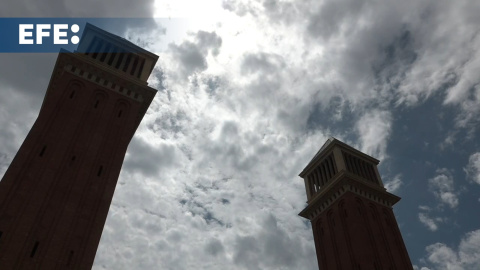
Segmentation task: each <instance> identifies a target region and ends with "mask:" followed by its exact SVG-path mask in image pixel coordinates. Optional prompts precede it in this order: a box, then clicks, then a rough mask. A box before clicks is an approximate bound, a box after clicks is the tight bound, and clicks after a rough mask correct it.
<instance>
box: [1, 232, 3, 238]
mask: <svg viewBox="0 0 480 270" xmlns="http://www.w3.org/2000/svg"><path fill="white" fill-rule="evenodd" d="M2 234H3V232H2V231H0V239H2Z"/></svg>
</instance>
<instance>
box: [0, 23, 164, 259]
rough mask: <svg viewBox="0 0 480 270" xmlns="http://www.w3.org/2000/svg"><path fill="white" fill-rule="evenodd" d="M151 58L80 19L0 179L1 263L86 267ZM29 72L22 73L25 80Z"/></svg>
mask: <svg viewBox="0 0 480 270" xmlns="http://www.w3.org/2000/svg"><path fill="white" fill-rule="evenodd" d="M157 60H158V56H157V55H155V54H152V53H150V52H148V51H146V50H144V49H142V48H140V47H138V46H136V45H134V44H132V43H131V42H129V41H127V40H125V39H123V38H121V37H118V36H115V35H112V34H111V33H108V32H106V31H104V30H102V29H100V28H97V27H95V26H93V25H90V24H87V25H86V26H85V28H84V32H83V35H82V38H81V40H80V43H79V46H78V49H77V50H76V51H75V52H74V53H72V52H69V51H66V50H61V51H60V53H59V55H58V58H57V61H56V63H55V67H54V69H53V72H52V75H51V78H50V82H49V85H48V88H47V92H46V95H45V98H44V100H43V103H42V107H41V109H40V113H39V115H38V117H37V119H36V121H35V123H34V125H33V127H32V129H31V130H30V132H29V133H28V135H27V137H26V139H25V141H24V142H23V144H22V146H21V147H20V149H19V151H18V152H17V154H16V155H15V157H14V159H13V161H12V163H11V164H10V166H9V168H8V169H7V171H6V172H5V175H4V177H3V179H2V181H0V268H1V269H90V268H91V267H92V265H93V261H94V258H95V254H96V251H97V248H98V244H99V241H100V237H101V234H102V231H103V227H104V224H105V220H106V218H107V214H108V210H109V207H110V203H111V201H112V197H113V193H114V191H115V187H116V183H117V180H118V176H119V174H120V170H121V167H122V163H123V160H124V157H125V153H126V150H127V147H128V144H129V142H130V140H131V138H132V137H133V135H134V133H135V131H136V129H137V127H138V125H139V123H140V121H141V120H142V118H143V116H144V114H145V112H146V111H147V109H148V107H149V105H150V103H151V102H152V100H153V98H154V96H155V94H156V92H157V91H156V90H155V89H153V88H151V87H149V86H148V84H147V79H148V77H149V76H150V74H151V72H152V70H153V67H154V66H155V63H156V61H157ZM26 79H28V78H26Z"/></svg>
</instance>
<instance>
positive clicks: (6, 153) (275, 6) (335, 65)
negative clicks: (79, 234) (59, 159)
mask: <svg viewBox="0 0 480 270" xmlns="http://www.w3.org/2000/svg"><path fill="white" fill-rule="evenodd" d="M7 2H9V3H8V5H2V9H0V17H143V18H152V20H151V23H149V24H145V25H142V26H138V25H137V26H132V25H128V24H125V25H121V24H120V25H115V28H114V29H112V30H111V31H112V32H114V33H115V34H117V35H120V36H123V37H125V38H127V39H130V40H131V41H133V42H134V43H136V44H138V45H140V46H142V47H144V48H145V49H147V50H150V51H152V52H154V53H156V54H157V55H159V60H158V62H157V65H156V67H155V69H154V71H153V74H152V76H151V77H150V79H149V84H150V86H152V87H154V88H156V89H158V93H157V95H156V97H155V99H154V100H153V102H152V104H151V106H150V108H149V110H148V111H147V113H146V115H145V117H144V118H143V121H142V123H141V124H140V126H139V128H138V130H137V132H136V135H135V136H134V138H133V139H132V141H131V143H130V145H129V148H128V152H127V155H126V157H125V162H124V165H123V168H122V172H121V175H120V178H119V181H118V184H117V188H116V190H115V195H114V198H113V202H112V205H111V207H110V211H109V214H108V218H107V222H106V225H105V228H104V231H103V234H102V239H101V242H100V246H99V248H98V251H97V256H96V259H95V263H94V267H93V269H95V270H103V269H152V270H153V269H176V270H177V269H234V270H236V269H252V270H255V269H305V270H310V269H312V270H313V269H318V266H317V261H316V253H315V247H314V242H313V235H312V229H311V225H310V224H309V222H308V221H307V220H305V219H303V218H301V217H299V216H298V213H299V212H300V211H301V210H302V209H303V208H304V207H305V205H306V194H305V187H304V182H303V179H301V178H300V177H298V174H299V173H300V171H301V170H302V169H303V168H304V166H306V165H307V163H308V162H309V161H310V159H311V158H312V157H313V156H314V155H315V153H316V152H317V151H318V149H319V148H320V147H321V146H322V145H323V143H324V142H325V140H326V139H328V138H329V137H330V136H334V137H336V138H338V139H340V140H342V141H344V142H345V143H347V144H349V145H351V146H353V147H355V148H357V149H359V150H361V151H363V152H365V153H367V154H369V155H371V156H373V157H375V158H377V159H379V160H380V165H379V170H380V174H381V177H382V180H383V182H384V183H385V186H386V188H387V189H388V190H389V191H390V192H392V193H393V194H396V195H398V196H400V197H401V198H402V200H401V201H400V202H399V203H397V204H396V205H395V206H394V207H393V208H394V213H395V216H396V218H397V221H398V225H399V227H400V230H401V232H402V235H403V239H404V241H405V244H406V247H407V250H408V252H409V255H410V258H411V260H412V263H413V264H414V268H415V269H417V270H433V269H440V270H442V269H455V270H460V269H480V215H479V211H478V209H479V207H480V143H479V140H478V137H479V132H480V127H479V119H480V118H479V117H478V116H477V115H478V114H479V113H480V36H479V35H480V16H478V14H479V13H480V2H479V1H474V0H471V1H466V0H457V1H447V0H422V1H412V0H405V1H388V0H387V1H370V0H335V1H333V0H324V1H309V0H305V1H273V0H264V1H237V0H223V1H222V0H218V1H193V0H192V1H187V0H183V1H160V0H157V1H152V0H140V1H128V0H121V1H113V0H104V1H93V0H85V1H74V0H54V1H49V3H50V4H49V5H46V4H44V3H41V2H40V1H33V0H16V1H12V0H7ZM154 18H163V19H168V20H159V19H154ZM177 19H178V20H177ZM56 57H57V55H56V54H54V53H50V54H39V53H30V54H0V93H1V97H2V98H0V127H1V128H0V145H1V146H2V147H1V148H0V176H2V175H3V174H4V172H5V170H6V168H7V167H8V165H9V164H10V162H11V160H12V159H13V157H14V155H15V153H16V152H17V150H18V149H19V147H20V145H21V143H22V142H23V140H24V139H25V137H26V135H27V133H28V131H29V130H30V128H31V127H32V125H33V123H34V121H35V119H36V117H37V115H38V112H39V109H40V106H41V103H42V100H43V97H44V95H45V91H46V88H47V85H48V81H49V79H50V74H51V72H52V69H53V65H54V63H55V60H56ZM26 77H27V78H28V79H25V78H26Z"/></svg>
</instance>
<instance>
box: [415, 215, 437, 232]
mask: <svg viewBox="0 0 480 270" xmlns="http://www.w3.org/2000/svg"><path fill="white" fill-rule="evenodd" d="M418 220H420V222H421V223H422V224H423V225H425V226H427V228H428V229H429V230H430V231H432V232H434V231H436V230H438V223H440V222H442V219H441V218H430V217H429V216H428V214H426V213H418Z"/></svg>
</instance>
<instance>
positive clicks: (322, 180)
mask: <svg viewBox="0 0 480 270" xmlns="http://www.w3.org/2000/svg"><path fill="white" fill-rule="evenodd" d="M378 163H379V161H378V160H376V159H374V158H372V157H370V156H368V155H366V154H364V153H362V152H360V151H358V150H356V149H354V148H352V147H350V146H348V145H346V144H344V143H342V142H341V141H339V140H337V139H335V138H330V139H328V140H327V142H326V143H325V144H324V145H323V146H322V148H320V150H319V151H318V153H317V154H316V155H315V156H314V157H313V159H312V160H311V161H310V163H309V164H308V165H307V167H305V169H304V170H303V171H302V172H301V173H300V177H302V178H303V179H304V180H305V188H306V191H307V198H308V201H307V204H308V205H307V207H306V208H305V209H304V210H303V211H302V212H301V213H300V216H302V217H304V218H307V219H309V220H310V221H311V223H312V228H313V237H314V239H315V248H316V251H317V260H318V266H319V268H320V269H321V270H333V269H338V270H340V269H345V270H347V269H348V270H352V269H353V270H407V269H413V267H412V263H411V262H410V258H409V256H408V253H407V249H406V248H405V244H404V243H403V239H402V235H401V234H400V230H399V229H398V225H397V221H396V220H395V216H394V214H393V210H392V206H393V205H394V204H395V203H397V202H398V201H399V200H400V198H399V197H397V196H395V195H393V194H391V193H388V192H387V191H386V189H385V188H384V187H383V183H382V180H381V178H380V175H379V173H378V170H377V165H378Z"/></svg>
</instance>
